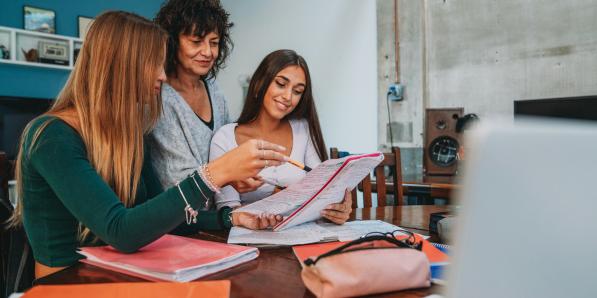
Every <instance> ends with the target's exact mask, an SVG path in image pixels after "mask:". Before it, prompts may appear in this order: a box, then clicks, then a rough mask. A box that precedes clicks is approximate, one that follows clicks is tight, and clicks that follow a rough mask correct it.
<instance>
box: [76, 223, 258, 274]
mask: <svg viewBox="0 0 597 298" xmlns="http://www.w3.org/2000/svg"><path fill="white" fill-rule="evenodd" d="M80 253H81V254H82V255H84V256H85V257H87V259H83V260H81V262H84V263H88V264H92V265H94V266H98V267H102V268H106V269H109V270H114V271H118V272H121V273H125V274H129V275H133V276H137V277H140V278H143V279H148V280H166V281H177V282H186V281H191V280H194V279H197V278H200V277H202V276H205V275H208V274H212V273H215V272H218V271H222V270H224V269H228V268H230V267H234V266H236V265H239V264H242V263H245V262H248V261H250V260H253V259H255V258H257V256H258V255H259V250H257V248H254V247H245V246H239V245H230V244H225V243H218V242H211V241H203V240H198V239H192V238H187V237H180V236H173V235H164V236H163V237H162V238H160V239H158V240H156V241H155V242H153V243H151V244H149V245H147V246H145V247H143V248H141V249H140V250H139V251H137V252H135V253H133V254H124V253H121V252H118V251H117V250H116V249H114V248H112V247H110V246H102V247H83V248H81V249H80Z"/></svg>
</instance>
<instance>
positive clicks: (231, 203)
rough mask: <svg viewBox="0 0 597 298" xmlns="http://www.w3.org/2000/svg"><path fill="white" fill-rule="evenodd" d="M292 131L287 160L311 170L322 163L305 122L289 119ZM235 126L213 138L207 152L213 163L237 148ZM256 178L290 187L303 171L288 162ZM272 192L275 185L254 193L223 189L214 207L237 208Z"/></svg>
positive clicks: (227, 187)
mask: <svg viewBox="0 0 597 298" xmlns="http://www.w3.org/2000/svg"><path fill="white" fill-rule="evenodd" d="M289 122H290V127H291V128H292V151H291V153H290V158H291V159H293V160H296V161H299V162H302V163H303V164H305V165H306V166H308V167H310V168H314V167H316V166H317V165H318V164H320V163H321V160H320V159H319V155H317V151H315V147H314V145H313V142H312V140H311V137H310V134H309V124H308V123H307V121H306V120H304V119H302V120H289ZM237 126H238V124H237V123H230V124H227V125H224V126H222V127H221V128H220V129H219V130H218V131H217V132H216V133H215V135H214V136H213V138H212V140H211V146H210V151H209V160H210V161H212V160H214V159H217V158H218V157H220V156H222V155H223V154H224V153H226V152H228V151H230V150H232V149H234V148H236V147H238V144H237V143H236V136H235V134H234V131H235V129H236V127H237ZM259 176H261V177H264V178H267V179H269V180H271V181H274V182H275V183H276V184H278V185H280V186H288V185H290V184H293V183H295V182H297V181H299V180H300V179H302V178H303V177H304V176H305V172H304V171H303V170H301V169H299V168H297V167H295V166H293V165H291V164H289V163H284V164H282V165H280V166H277V167H268V168H265V169H263V170H262V171H261V172H259ZM273 191H274V186H272V185H270V184H267V183H265V184H263V185H262V186H261V187H259V188H258V189H257V190H255V191H252V192H248V193H243V194H239V193H238V192H237V191H236V190H235V189H234V188H233V187H232V186H226V187H223V188H222V191H221V194H216V196H215V204H216V207H217V208H218V209H220V208H222V207H224V206H228V207H237V206H241V205H245V204H248V203H252V202H255V201H258V200H261V199H263V198H265V197H268V196H270V195H271V194H272V192H273Z"/></svg>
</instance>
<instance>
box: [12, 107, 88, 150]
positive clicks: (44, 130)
mask: <svg viewBox="0 0 597 298" xmlns="http://www.w3.org/2000/svg"><path fill="white" fill-rule="evenodd" d="M23 146H24V147H23V148H30V149H35V150H33V151H31V152H32V154H34V153H37V152H45V151H48V150H50V151H51V152H52V154H57V153H58V152H61V153H66V152H67V151H68V152H71V149H74V150H76V151H77V152H79V151H80V150H84V149H85V144H84V143H83V140H82V138H81V136H80V135H79V133H78V132H77V131H76V130H75V129H74V128H73V127H71V126H70V125H68V124H67V123H66V122H65V121H64V120H62V119H60V118H58V117H56V116H49V115H44V116H40V117H38V118H36V119H34V120H32V121H31V123H30V124H29V127H28V128H27V130H26V131H25V132H24V133H23ZM31 146H33V147H31ZM69 148H70V149H69ZM28 150H29V149H27V151H28Z"/></svg>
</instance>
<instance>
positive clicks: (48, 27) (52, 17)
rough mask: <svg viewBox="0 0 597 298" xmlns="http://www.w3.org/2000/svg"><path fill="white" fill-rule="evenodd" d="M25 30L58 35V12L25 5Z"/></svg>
mask: <svg viewBox="0 0 597 298" xmlns="http://www.w3.org/2000/svg"><path fill="white" fill-rule="evenodd" d="M23 28H25V30H31V31H37V32H45V33H52V34H54V33H56V12H55V11H53V10H50V9H44V8H39V7H33V6H29V5H24V6H23Z"/></svg>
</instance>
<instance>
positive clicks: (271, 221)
mask: <svg viewBox="0 0 597 298" xmlns="http://www.w3.org/2000/svg"><path fill="white" fill-rule="evenodd" d="M282 219H283V218H282V216H281V215H273V214H265V215H255V214H252V213H247V212H234V213H232V225H233V226H240V227H245V228H247V229H251V230H262V229H267V228H269V227H273V226H275V225H277V224H278V223H280V222H282Z"/></svg>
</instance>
